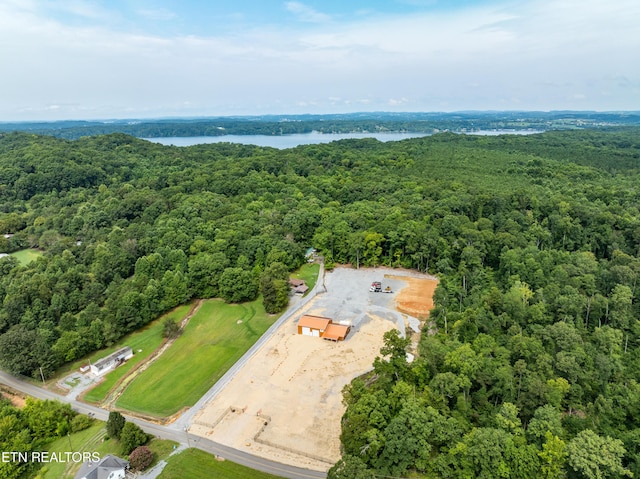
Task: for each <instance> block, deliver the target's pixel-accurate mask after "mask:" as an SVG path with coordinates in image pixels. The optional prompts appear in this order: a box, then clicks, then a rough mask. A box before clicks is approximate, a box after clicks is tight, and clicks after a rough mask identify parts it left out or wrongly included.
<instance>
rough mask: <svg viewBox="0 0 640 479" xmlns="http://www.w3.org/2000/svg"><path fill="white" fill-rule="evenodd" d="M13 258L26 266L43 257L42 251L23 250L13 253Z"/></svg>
mask: <svg viewBox="0 0 640 479" xmlns="http://www.w3.org/2000/svg"><path fill="white" fill-rule="evenodd" d="M11 256H13V257H14V258H15V259H17V260H18V261H20V264H22V265H26V264H29V263H31V262H32V261H34V260H36V259H38V258H39V257H40V256H42V251H40V250H37V249H22V250H20V251H15V252H13V253H11Z"/></svg>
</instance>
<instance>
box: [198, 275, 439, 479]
mask: <svg viewBox="0 0 640 479" xmlns="http://www.w3.org/2000/svg"><path fill="white" fill-rule="evenodd" d="M372 282H381V283H382V290H383V291H384V290H385V289H386V288H387V286H388V287H389V289H390V290H391V291H392V293H390V294H387V293H384V292H370V291H369V289H370V287H371V284H372ZM324 285H325V286H326V291H327V292H326V293H322V294H319V295H318V296H316V297H315V298H314V299H312V300H311V301H310V303H309V304H308V305H306V306H305V307H304V308H302V309H301V310H300V311H298V312H297V313H296V314H295V315H293V316H292V317H291V319H289V320H287V321H286V322H285V323H284V324H283V325H282V326H281V327H280V328H279V329H278V330H277V331H276V332H275V333H274V334H273V336H272V337H271V338H270V339H269V340H268V341H267V342H266V343H265V345H264V346H263V347H262V348H261V349H260V350H258V351H257V352H256V354H255V355H254V356H253V357H252V358H251V359H250V360H249V362H248V363H247V364H246V365H245V366H244V367H243V368H242V369H241V370H240V371H239V372H238V374H237V375H236V376H235V377H234V378H233V379H232V380H231V382H230V383H229V384H228V385H227V386H226V387H225V388H224V389H223V390H222V392H221V393H220V394H219V395H218V396H217V397H215V398H214V399H213V400H212V401H210V402H209V403H208V404H206V405H205V406H204V407H203V409H202V410H201V411H200V413H199V414H198V415H196V416H195V417H194V420H193V422H192V425H191V427H190V432H191V433H193V434H197V435H201V436H204V437H207V438H209V439H212V440H214V441H217V442H220V443H222V444H226V445H229V446H232V447H234V448H236V449H240V450H244V451H246V452H250V453H252V454H256V455H259V456H263V457H266V458H269V459H272V460H275V461H278V462H282V463H287V464H291V465H295V466H299V467H307V468H310V469H316V470H323V471H326V470H327V469H328V468H329V467H330V466H331V465H332V464H333V463H335V462H336V461H337V460H338V459H339V458H340V420H341V418H342V415H343V413H344V405H343V404H342V389H343V387H344V386H345V385H346V384H348V383H349V382H351V380H353V379H354V378H356V377H358V376H360V375H362V374H364V373H366V372H368V371H370V370H371V368H372V364H373V360H374V359H375V357H376V356H378V355H379V354H380V348H381V347H382V345H383V334H384V333H385V332H386V331H389V330H391V329H394V328H397V329H398V330H400V331H406V333H407V334H408V335H411V336H413V337H412V339H415V337H416V336H417V335H418V333H413V332H412V331H415V330H416V329H417V330H418V331H420V327H421V325H422V324H423V323H422V322H421V321H420V320H422V321H424V319H425V318H426V317H427V316H428V311H429V309H430V308H431V307H432V296H433V291H434V289H435V286H436V285H437V279H436V278H434V277H432V276H428V275H424V274H420V273H417V272H415V271H407V270H398V269H390V268H361V269H352V268H337V269H336V270H334V271H333V272H330V273H326V274H325V278H324ZM409 310H410V311H412V312H413V313H414V314H415V315H416V316H413V315H410V314H406V313H403V312H402V311H409ZM303 314H311V315H317V316H324V317H328V318H331V319H333V321H334V322H340V321H346V322H349V323H350V324H351V325H352V328H351V332H350V333H349V335H348V336H347V339H346V340H345V341H341V342H337V343H336V342H331V341H325V340H323V339H321V338H318V337H312V336H303V335H299V334H298V331H297V320H298V319H299V318H300V317H301V316H302V315H303ZM418 318H420V319H418Z"/></svg>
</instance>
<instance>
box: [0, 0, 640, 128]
mask: <svg viewBox="0 0 640 479" xmlns="http://www.w3.org/2000/svg"><path fill="white" fill-rule="evenodd" d="M43 5H44V7H43ZM61 5H64V6H65V8H66V9H67V10H70V9H72V7H73V8H75V10H76V12H78V13H76V14H75V15H80V14H81V12H82V11H84V10H83V8H84V7H86V6H88V5H93V4H92V3H90V2H77V1H73V2H64V3H63V4H61ZM49 6H50V3H45V4H42V3H40V2H36V1H33V0H21V1H15V0H5V1H0V64H2V65H3V72H4V74H3V75H2V76H0V100H1V101H0V120H13V119H21V118H31V119H39V118H54V117H58V118H70V117H74V116H73V115H75V117H78V116H83V117H118V116H120V117H122V116H123V115H124V114H125V113H124V112H127V114H132V115H134V116H136V115H145V116H162V115H174V114H185V115H187V114H202V115H206V114H210V115H217V114H235V113H277V112H283V113H289V112H291V113H295V112H304V111H318V112H322V111H325V112H329V111H348V110H351V111H353V110H354V109H358V108H367V109H372V110H383V109H398V110H401V109H404V110H441V109H447V110H460V109H496V108H524V109H565V108H580V109H582V108H585V109H640V66H639V65H638V62H634V61H632V60H633V59H634V58H636V57H637V52H638V51H640V35H638V34H637V27H636V25H635V20H636V19H637V18H640V2H637V1H636V0H616V2H605V1H604V0H582V1H580V2H578V1H576V0H555V1H551V0H537V1H533V0H531V1H524V2H520V3H518V4H505V5H494V6H493V7H490V6H485V7H478V8H475V9H466V10H458V11H454V12H446V11H439V12H438V13H423V14H419V15H418V14H413V15H411V16H400V15H396V16H387V17H380V16H376V17H360V16H358V17H354V18H353V19H352V20H350V21H345V20H344V19H343V20H342V21H341V22H337V21H332V22H330V23H323V22H327V21H328V20H329V19H330V18H329V17H328V16H326V15H324V14H322V13H319V12H316V11H315V10H313V9H311V8H310V7H307V6H305V5H304V4H302V3H299V2H288V3H287V4H286V6H287V8H288V9H289V11H290V12H292V13H295V14H296V15H302V16H304V17H305V18H307V19H308V20H311V19H315V20H314V22H315V23H314V24H312V25H307V26H306V27H305V28H304V29H303V28H302V27H300V26H299V24H298V26H295V27H294V26H292V25H291V24H288V25H287V24H285V25H280V26H271V27H269V28H267V27H261V28H257V27H256V28H253V29H251V30H249V29H247V30H242V31H234V32H233V34H231V35H228V36H225V35H222V34H219V35H216V34H211V35H209V36H193V35H192V36H166V37H163V36H159V35H150V34H134V33H130V32H127V31H125V30H123V29H111V28H109V27H108V26H107V25H109V24H110V23H109V22H106V24H105V23H100V22H98V21H96V23H97V24H98V25H94V26H90V24H83V26H78V25H77V24H76V23H73V22H71V23H63V22H62V20H53V19H52V18H51V17H50V16H49V15H47V13H46V12H47V10H46V8H49ZM139 13H141V14H145V15H147V16H152V17H153V16H154V15H155V16H156V18H162V17H163V15H164V18H167V19H169V18H170V16H171V12H169V11H164V10H160V11H153V12H152V11H146V12H145V11H141V12H139ZM85 15H86V14H85ZM96 15H98V17H100V18H116V17H117V13H113V12H104V11H102V12H98V14H96ZM212 31H213V32H215V28H212ZM7 72H8V74H7ZM52 105H59V108H57V109H52V108H50V107H51V106H52ZM38 115H41V116H38ZM47 115H48V116H47ZM65 115H66V116H65Z"/></svg>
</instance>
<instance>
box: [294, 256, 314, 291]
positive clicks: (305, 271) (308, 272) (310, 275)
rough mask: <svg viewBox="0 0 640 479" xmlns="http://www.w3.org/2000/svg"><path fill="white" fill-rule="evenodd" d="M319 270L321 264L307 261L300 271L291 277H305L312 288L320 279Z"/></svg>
mask: <svg viewBox="0 0 640 479" xmlns="http://www.w3.org/2000/svg"><path fill="white" fill-rule="evenodd" d="M319 272H320V265H319V264H318V263H307V264H304V265H302V266H301V267H300V269H299V270H298V271H296V272H295V273H293V274H292V275H291V277H292V278H296V279H303V280H304V281H305V283H306V284H307V286H309V289H310V290H311V289H313V287H314V286H315V285H316V282H317V281H318V273H319Z"/></svg>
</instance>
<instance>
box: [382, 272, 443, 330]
mask: <svg viewBox="0 0 640 479" xmlns="http://www.w3.org/2000/svg"><path fill="white" fill-rule="evenodd" d="M389 277H393V276H391V275H390V276H389ZM402 281H405V282H406V283H407V286H406V287H404V288H402V289H401V290H400V292H399V293H398V296H397V298H396V307H397V308H398V311H401V312H403V313H406V314H409V315H411V316H414V317H416V318H418V319H427V318H428V317H429V311H431V309H432V308H433V292H434V291H435V290H436V287H437V286H438V280H437V279H427V278H411V277H407V276H402Z"/></svg>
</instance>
